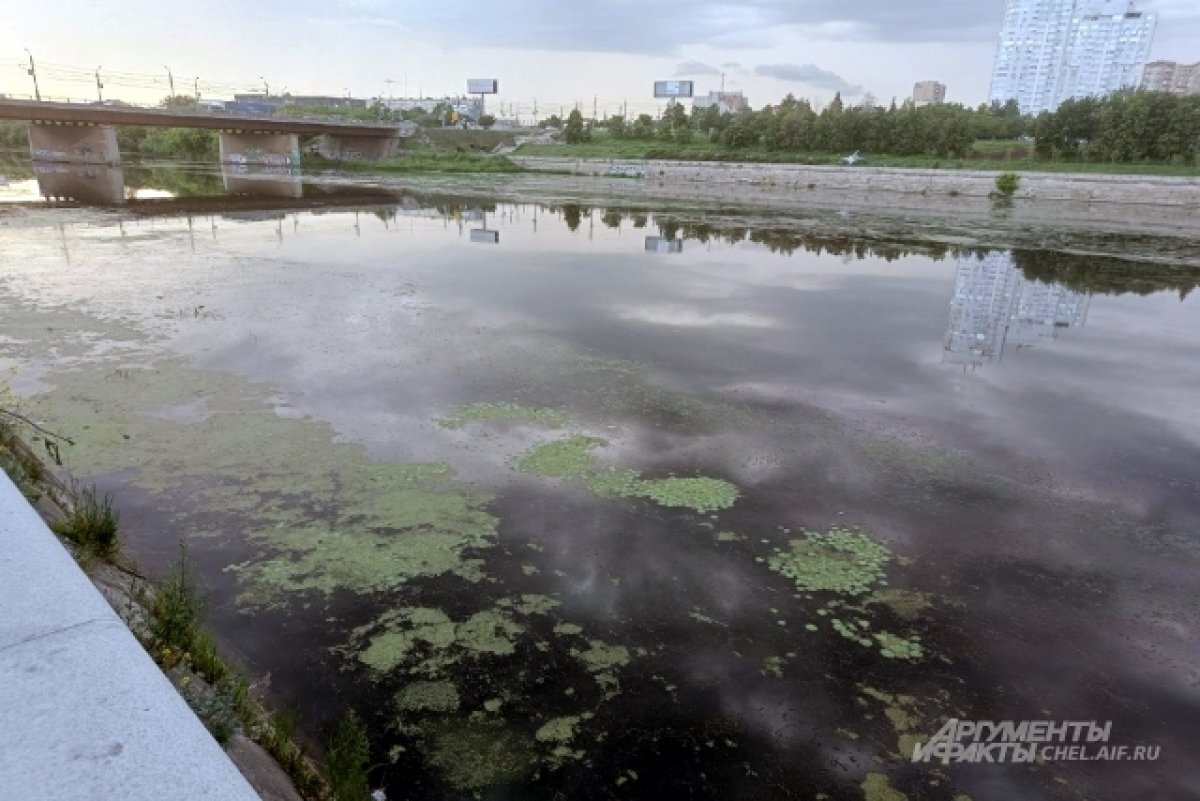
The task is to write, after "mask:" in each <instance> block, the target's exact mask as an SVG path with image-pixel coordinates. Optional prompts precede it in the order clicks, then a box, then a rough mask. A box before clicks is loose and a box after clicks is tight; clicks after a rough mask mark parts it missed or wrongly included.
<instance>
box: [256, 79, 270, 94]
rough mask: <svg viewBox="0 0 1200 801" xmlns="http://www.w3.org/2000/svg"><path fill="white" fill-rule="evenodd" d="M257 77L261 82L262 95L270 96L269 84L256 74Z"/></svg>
mask: <svg viewBox="0 0 1200 801" xmlns="http://www.w3.org/2000/svg"><path fill="white" fill-rule="evenodd" d="M258 79H259V80H260V81H262V82H263V95H264V96H265V97H270V96H271V84H269V83H267V79H266V78H264V77H263V76H261V75H259V76H258Z"/></svg>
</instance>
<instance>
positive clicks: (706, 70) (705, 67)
mask: <svg viewBox="0 0 1200 801" xmlns="http://www.w3.org/2000/svg"><path fill="white" fill-rule="evenodd" d="M720 74H721V71H720V70H719V69H717V68H716V67H714V66H713V65H712V64H705V63H704V62H703V61H685V62H683V63H682V64H680V65H679V66H678V67H676V68H675V77H677V78H690V77H692V76H699V75H720Z"/></svg>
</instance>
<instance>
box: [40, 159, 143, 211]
mask: <svg viewBox="0 0 1200 801" xmlns="http://www.w3.org/2000/svg"><path fill="white" fill-rule="evenodd" d="M33 171H34V174H36V175H37V182H38V190H39V191H40V192H41V193H42V197H44V198H46V199H48V200H75V201H78V202H80V203H94V204H96V205H99V206H113V205H117V204H120V203H124V202H125V173H124V172H122V170H121V168H120V167H110V166H108V165H107V164H65V163H59V162H47V161H35V162H34V163H33Z"/></svg>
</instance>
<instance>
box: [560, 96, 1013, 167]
mask: <svg viewBox="0 0 1200 801" xmlns="http://www.w3.org/2000/svg"><path fill="white" fill-rule="evenodd" d="M1029 127H1030V120H1028V119H1026V118H1024V117H1022V116H1021V114H1020V111H1019V110H1018V109H1017V106H1016V104H1015V103H1009V104H1008V105H1003V106H1001V105H994V106H981V107H979V108H978V109H969V108H965V107H963V106H958V105H930V106H922V107H917V106H913V105H911V104H906V105H904V106H896V105H895V104H893V105H892V107H891V108H887V109H885V108H880V107H875V106H854V107H847V106H846V105H845V104H844V103H843V102H842V99H841V96H840V95H838V96H837V97H835V98H834V100H833V102H832V103H830V104H829V105H828V106H826V107H825V108H824V109H823V110H822V111H820V112H817V111H816V109H814V108H813V106H812V104H811V103H810V102H809V101H808V100H804V99H798V98H796V97H794V96H792V95H788V96H787V97H785V98H784V99H783V101H782V102H780V103H779V104H778V105H776V106H770V107H767V108H764V109H762V110H761V111H744V112H741V113H739V114H723V113H721V111H720V109H718V108H717V107H716V106H709V107H708V108H705V109H697V108H693V109H692V111H691V113H690V114H689V113H688V111H687V110H686V109H685V108H684V107H683V106H682V105H679V104H673V105H672V106H671V107H670V108H669V109H668V110H667V112H666V113H665V114H664V115H663V116H662V118H661V119H658V120H655V119H654V118H652V117H651V116H650V115H649V114H642V115H641V116H639V117H637V118H636V119H632V120H626V119H625V118H624V117H620V116H617V117H610V118H609V120H608V121H607V123H606V128H607V130H608V132H609V135H610V136H612V137H613V138H614V139H642V140H658V141H663V142H674V143H676V144H689V143H691V142H694V141H696V139H697V138H698V137H703V138H707V140H708V141H709V142H710V143H712V144H716V145H721V146H723V147H726V148H730V149H746V148H762V149H766V150H771V151H852V150H865V151H872V152H876V153H891V154H893V155H899V156H903V155H931V156H957V157H963V156H966V155H967V153H968V152H969V151H970V149H971V147H972V145H973V144H974V143H975V141H976V140H978V139H1015V138H1017V137H1019V136H1021V135H1023V134H1024V133H1026V131H1027V129H1028V128H1029ZM568 141H570V140H569V139H568Z"/></svg>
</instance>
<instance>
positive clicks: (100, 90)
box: [96, 67, 104, 103]
mask: <svg viewBox="0 0 1200 801" xmlns="http://www.w3.org/2000/svg"><path fill="white" fill-rule="evenodd" d="M96 100H97V101H99V102H101V103H103V102H104V84H103V83H102V82H101V81H100V68H99V67H96Z"/></svg>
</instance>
